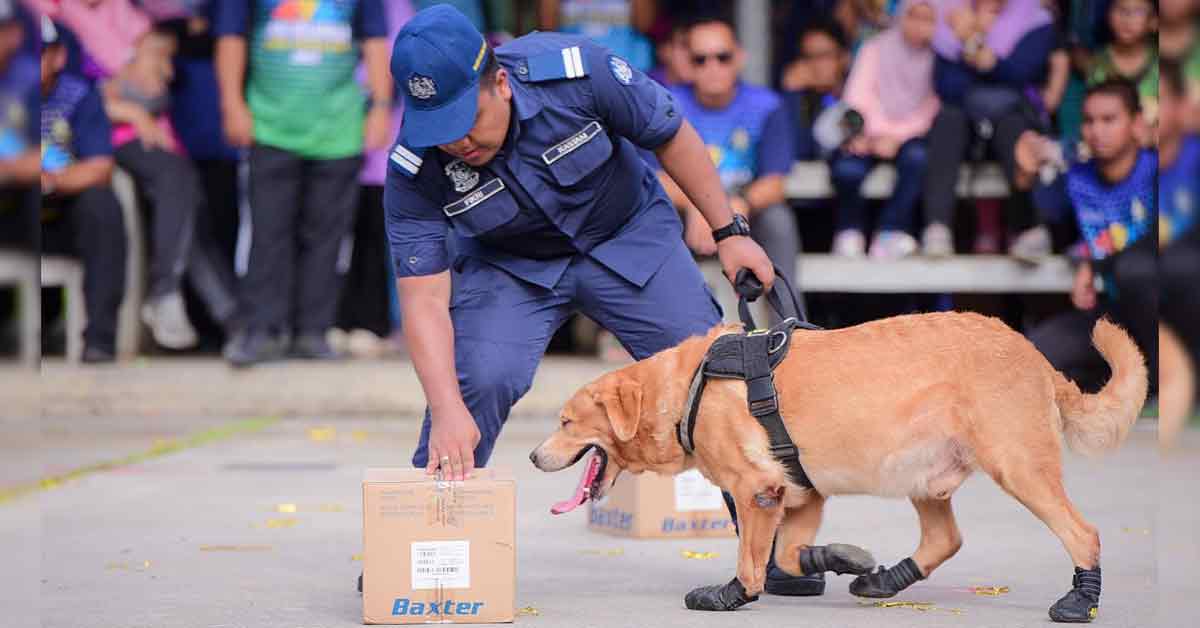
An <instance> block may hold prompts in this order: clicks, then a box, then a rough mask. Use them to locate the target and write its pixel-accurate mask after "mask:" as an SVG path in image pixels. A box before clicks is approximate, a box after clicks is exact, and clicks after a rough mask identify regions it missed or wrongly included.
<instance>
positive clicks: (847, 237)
mask: <svg viewBox="0 0 1200 628" xmlns="http://www.w3.org/2000/svg"><path fill="white" fill-rule="evenodd" d="M866 253H867V238H866V237H865V236H863V232H861V231H859V230H858V229H842V230H841V231H839V232H837V235H835V236H834V237H833V254H834V255H841V256H842V257H862V256H863V255H866Z"/></svg>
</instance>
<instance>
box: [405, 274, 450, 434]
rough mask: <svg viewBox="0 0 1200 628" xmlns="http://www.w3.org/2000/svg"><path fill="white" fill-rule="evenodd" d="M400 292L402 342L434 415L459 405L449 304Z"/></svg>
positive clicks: (434, 298)
mask: <svg viewBox="0 0 1200 628" xmlns="http://www.w3.org/2000/svg"><path fill="white" fill-rule="evenodd" d="M401 282H403V280H401ZM400 290H401V298H400V307H401V310H402V313H403V316H402V320H403V321H404V322H403V326H404V339H405V340H406V341H407V343H408V350H409V353H410V355H411V356H412V362H413V367H414V368H415V369H416V371H417V377H418V378H419V379H420V380H421V387H422V388H423V389H424V391H425V400H426V402H428V403H429V407H430V409H431V410H432V411H433V412H434V414H437V413H438V412H439V410H440V409H442V408H448V407H452V406H454V405H456V404H458V403H461V402H462V392H461V391H460V390H459V388H458V375H457V372H456V370H455V365H454V325H453V323H451V321H450V308H449V304H448V302H447V300H446V299H443V298H439V297H437V296H428V295H404V294H403V292H404V290H403V288H401V289H400Z"/></svg>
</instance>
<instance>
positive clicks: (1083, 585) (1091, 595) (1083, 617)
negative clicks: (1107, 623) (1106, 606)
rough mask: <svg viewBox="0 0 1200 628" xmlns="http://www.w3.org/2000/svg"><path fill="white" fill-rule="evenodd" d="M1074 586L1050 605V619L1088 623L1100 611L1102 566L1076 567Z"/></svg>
mask: <svg viewBox="0 0 1200 628" xmlns="http://www.w3.org/2000/svg"><path fill="white" fill-rule="evenodd" d="M1071 584H1072V585H1073V587H1072V588H1071V590H1070V591H1068V592H1067V594H1066V595H1064V596H1062V597H1061V598H1060V599H1059V600H1058V601H1057V602H1055V603H1054V606H1051V607H1050V619H1053V620H1054V621H1057V622H1063V623H1071V624H1086V623H1088V622H1090V621H1092V620H1093V619H1095V618H1096V615H1097V614H1098V613H1099V612H1100V568H1099V567H1097V568H1095V569H1080V568H1078V567H1076V568H1075V578H1074V580H1073V581H1072V583H1071Z"/></svg>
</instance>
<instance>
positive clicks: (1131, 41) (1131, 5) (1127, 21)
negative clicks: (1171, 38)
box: [1084, 0, 1158, 146]
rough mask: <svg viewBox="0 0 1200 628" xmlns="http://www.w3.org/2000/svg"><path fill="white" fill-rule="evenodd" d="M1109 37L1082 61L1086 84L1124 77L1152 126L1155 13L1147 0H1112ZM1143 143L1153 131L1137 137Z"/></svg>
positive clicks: (1155, 75) (1155, 111)
mask: <svg viewBox="0 0 1200 628" xmlns="http://www.w3.org/2000/svg"><path fill="white" fill-rule="evenodd" d="M1108 25H1109V27H1110V28H1111V29H1112V34H1113V36H1112V41H1110V42H1109V43H1108V44H1107V45H1105V46H1104V47H1103V48H1101V49H1100V51H1099V52H1098V53H1096V54H1095V55H1093V56H1092V57H1091V59H1090V60H1089V61H1088V62H1087V63H1085V64H1084V65H1085V69H1086V73H1085V76H1086V78H1087V84H1088V86H1089V87H1090V86H1092V85H1099V84H1100V83H1103V82H1105V81H1107V80H1110V79H1124V80H1127V81H1129V82H1131V83H1133V84H1134V85H1135V86H1136V87H1137V92H1138V98H1139V100H1140V101H1141V108H1142V117H1143V119H1144V120H1145V123H1146V125H1147V126H1148V127H1150V128H1153V127H1154V126H1155V124H1156V123H1157V120H1158V43H1157V41H1155V33H1156V31H1157V29H1158V13H1157V9H1156V7H1155V4H1154V2H1152V1H1151V0H1114V2H1113V3H1112V5H1110V6H1109V9H1108ZM1139 140H1141V143H1142V145H1143V146H1145V145H1148V144H1150V143H1151V142H1153V134H1151V133H1144V134H1143V137H1140V138H1139Z"/></svg>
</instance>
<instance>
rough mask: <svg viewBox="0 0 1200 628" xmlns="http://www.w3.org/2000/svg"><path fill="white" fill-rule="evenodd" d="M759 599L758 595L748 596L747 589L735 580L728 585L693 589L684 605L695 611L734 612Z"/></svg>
mask: <svg viewBox="0 0 1200 628" xmlns="http://www.w3.org/2000/svg"><path fill="white" fill-rule="evenodd" d="M757 599H758V596H757V595H753V596H751V595H746V587H743V586H742V583H741V581H739V580H738V579H737V578H734V579H733V580H730V581H729V582H728V583H726V584H722V585H717V586H711V587H700V588H699V589H693V590H692V591H691V592H690V593H688V594H687V596H685V597H684V598H683V603H684V604H685V605H686V606H687V607H688V608H689V609H691V610H694V611H732V610H736V609H739V608H741V607H743V606H745V605H746V604H749V603H750V602H753V601H755V600H757Z"/></svg>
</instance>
